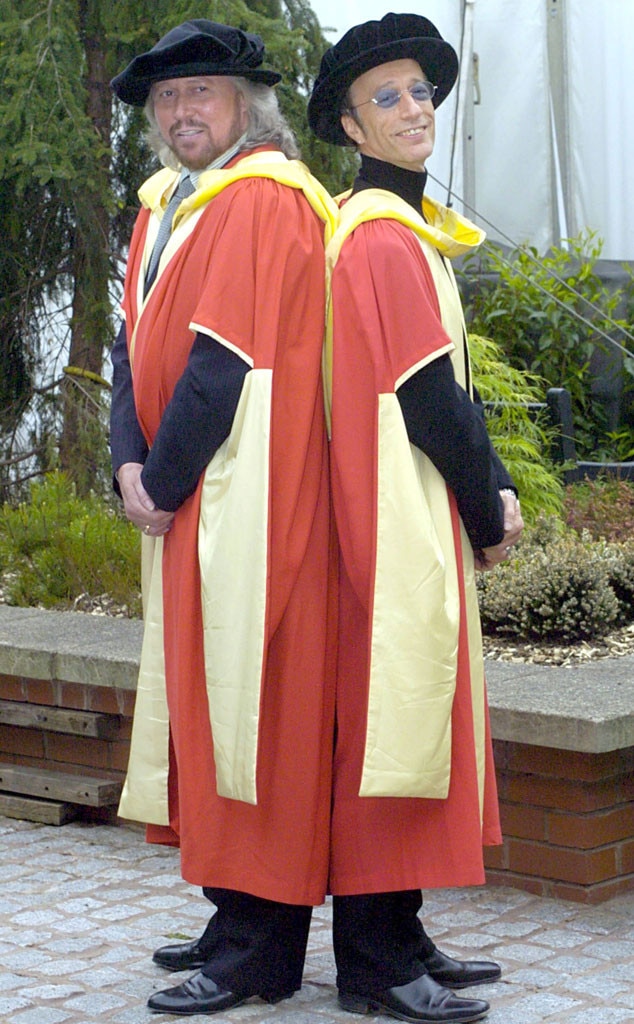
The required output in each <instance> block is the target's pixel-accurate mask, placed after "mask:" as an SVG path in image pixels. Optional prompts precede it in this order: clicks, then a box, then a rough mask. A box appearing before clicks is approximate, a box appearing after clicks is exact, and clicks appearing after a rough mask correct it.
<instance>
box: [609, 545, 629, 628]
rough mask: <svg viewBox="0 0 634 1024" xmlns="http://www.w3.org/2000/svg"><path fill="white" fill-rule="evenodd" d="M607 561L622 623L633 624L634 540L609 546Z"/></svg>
mask: <svg viewBox="0 0 634 1024" xmlns="http://www.w3.org/2000/svg"><path fill="white" fill-rule="evenodd" d="M605 559H606V565H607V571H608V578H609V580H610V586H611V587H612V590H613V591H614V593H615V595H616V599H617V601H618V603H619V617H620V619H621V622H623V623H625V622H631V621H632V620H634V540H628V541H625V542H624V543H621V544H616V543H615V544H607V545H606V547H605Z"/></svg>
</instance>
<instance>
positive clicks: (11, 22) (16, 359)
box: [0, 0, 354, 496]
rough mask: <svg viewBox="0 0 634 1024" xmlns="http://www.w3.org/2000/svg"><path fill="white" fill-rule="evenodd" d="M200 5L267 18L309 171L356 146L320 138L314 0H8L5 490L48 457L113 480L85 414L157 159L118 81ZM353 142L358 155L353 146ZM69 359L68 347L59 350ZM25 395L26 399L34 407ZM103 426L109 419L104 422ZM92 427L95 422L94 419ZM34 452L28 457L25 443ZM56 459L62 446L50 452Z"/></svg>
mask: <svg viewBox="0 0 634 1024" xmlns="http://www.w3.org/2000/svg"><path fill="white" fill-rule="evenodd" d="M191 17H198V18H200V17H203V18H204V17H208V18H211V19H213V20H216V21H224V22H226V23H229V24H233V25H236V26H237V27H240V28H245V29H249V30H251V31H256V32H259V33H260V34H261V35H262V37H263V38H264V40H265V43H266V46H267V50H268V58H269V62H270V64H271V65H272V66H274V67H275V68H276V69H279V70H280V71H281V72H282V73H283V75H284V83H283V84H282V85H280V87H279V95H280V104H281V106H282V108H283V110H284V112H285V114H286V115H287V117H288V118H289V121H290V122H291V125H292V127H293V128H294V129H295V131H296V133H297V135H298V136H299V139H300V142H301V144H302V147H303V150H304V155H305V158H306V160H307V162H309V164H310V166H311V168H312V170H313V171H314V173H315V174H316V175H317V176H318V177H321V179H322V180H323V181H324V184H325V185H326V187H330V188H331V189H333V190H335V191H339V190H340V189H341V187H342V186H343V184H344V183H345V181H346V180H347V179H348V178H349V177H350V176H351V167H352V163H351V154H349V153H347V152H346V153H343V152H341V153H340V152H338V151H337V150H335V149H334V148H333V147H329V146H325V145H324V144H321V143H318V142H316V141H314V140H313V139H312V138H311V137H310V136H309V133H308V128H307V126H306V116H305V107H306V100H307V96H308V93H309V91H310V87H311V84H312V80H313V78H314V76H315V74H316V73H317V70H318V66H319V61H320V58H321V54H322V53H323V51H324V50H325V49H326V47H327V45H328V42H327V40H326V39H325V38H324V36H323V34H322V32H321V29H320V27H319V24H318V21H317V18H316V16H315V14H314V13H313V11H312V10H311V8H310V5H309V4H308V2H307V0H249V2H245V0H198V2H196V3H193V2H191V0H170V2H167V0H116V2H112V0H0V76H1V78H2V81H3V84H4V89H3V98H2V99H1V100H0V231H1V232H2V237H3V242H4V244H5V254H6V255H5V259H3V261H2V262H1V263H0V408H1V409H2V412H1V413H0V452H1V453H2V454H4V460H3V461H1V462H0V493H2V492H3V491H4V494H5V496H6V495H8V494H9V493H10V492H11V488H12V485H14V484H15V481H16V479H17V480H19V479H20V478H22V479H24V478H25V477H26V476H28V474H29V473H33V472H37V471H38V470H41V469H42V468H46V467H47V465H48V466H50V465H51V463H50V462H48V461H47V460H48V459H49V457H50V455H51V453H53V446H52V445H51V439H57V438H59V437H60V436H61V441H60V446H59V456H57V454H56V453H54V455H55V458H59V461H60V462H61V466H62V468H64V469H65V470H66V471H68V472H69V473H70V474H71V475H72V476H73V478H74V479H75V480H76V481H77V483H78V486H80V488H81V489H82V490H89V489H90V487H91V486H103V485H104V484H105V481H103V480H100V466H101V465H102V464H103V461H104V459H103V456H102V454H100V453H95V452H94V450H93V449H92V448H91V445H92V439H91V438H90V436H89V435H90V431H89V430H88V429H87V423H88V421H89V419H90V417H91V416H94V405H95V402H97V403H99V401H100V397H99V394H98V391H97V390H96V389H95V387H94V386H92V385H89V384H85V382H84V386H83V387H82V388H81V390H80V389H79V388H78V386H77V378H73V379H70V378H67V377H65V376H64V375H63V373H62V365H61V360H62V358H63V354H65V353H68V362H69V363H70V364H71V365H72V366H76V367H79V368H81V369H84V370H88V371H89V372H90V373H93V374H96V375H100V374H101V373H103V358H104V352H106V351H107V350H108V349H109V348H110V345H111V343H112V340H113V336H114V329H115V324H114V317H113V310H116V308H117V305H118V301H119V297H120V292H121V283H122V273H123V267H124V261H125V253H126V247H127V243H128V240H129V236H130V231H131V227H132V223H133V220H134V216H135V213H136V210H137V208H138V201H137V198H136V191H137V188H138V186H139V185H140V183H141V182H142V181H143V179H144V178H145V177H147V175H148V173H150V172H151V171H152V170H154V169H155V168H156V163H155V158H154V157H153V156H152V155H151V154H150V152H149V150H148V148H147V146H146V145H145V142H144V139H143V134H144V127H145V126H144V122H143V116H142V113H141V112H140V111H138V110H136V109H132V108H129V107H125V106H124V105H122V104H119V103H118V102H116V101H114V100H113V97H112V95H111V90H110V87H109V82H110V80H111V78H112V77H113V76H114V75H115V74H116V73H117V72H119V71H121V70H122V68H123V67H125V65H126V64H127V63H128V61H129V60H130V59H131V58H132V57H133V56H134V55H135V54H138V53H140V52H142V51H144V50H146V49H149V48H150V47H151V46H152V45H153V44H154V43H155V42H156V41H157V40H158V39H159V38H160V36H161V35H162V34H163V33H164V32H166V31H167V30H168V29H170V28H172V27H173V26H174V25H176V24H178V23H179V22H181V21H183V20H185V19H187V18H191ZM353 159H354V158H353V157H352V160H353ZM64 361H65V360H64ZM29 403H30V406H29V412H28V415H27V416H25V407H26V406H27V405H28V404H29ZM101 432H102V436H103V438H104V448H105V433H106V432H105V425H104V424H103V422H102V423H101ZM93 433H94V431H93ZM20 454H22V455H26V456H28V458H27V460H26V462H25V463H24V465H25V466H26V467H27V468H26V469H24V470H23V471H20V469H19V468H18V469H16V465H17V466H18V467H19V465H20V464H19V463H16V462H15V459H16V457H18V456H20ZM53 464H54V462H53Z"/></svg>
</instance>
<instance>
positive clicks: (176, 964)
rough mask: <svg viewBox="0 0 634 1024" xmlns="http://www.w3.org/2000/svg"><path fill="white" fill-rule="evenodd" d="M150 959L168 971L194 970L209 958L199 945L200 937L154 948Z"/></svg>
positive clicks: (202, 965)
mask: <svg viewBox="0 0 634 1024" xmlns="http://www.w3.org/2000/svg"><path fill="white" fill-rule="evenodd" d="M152 960H153V961H154V963H155V964H158V966H159V967H165V968H166V969H167V970H168V971H195V970H197V969H198V968H199V967H204V965H205V964H206V963H207V961H208V960H209V957H208V956H206V955H205V953H204V952H203V950H202V949H201V947H200V939H192V941H191V942H179V943H178V945H176V946H161V947H160V949H157V950H155V952H154V955H153V956H152Z"/></svg>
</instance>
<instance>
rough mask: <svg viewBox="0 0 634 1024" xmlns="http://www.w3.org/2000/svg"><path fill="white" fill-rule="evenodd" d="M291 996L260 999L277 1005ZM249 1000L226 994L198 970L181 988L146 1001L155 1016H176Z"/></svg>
mask: <svg viewBox="0 0 634 1024" xmlns="http://www.w3.org/2000/svg"><path fill="white" fill-rule="evenodd" d="M258 994H259V993H257V992H253V993H252V995H258ZM292 995H293V992H284V993H282V994H281V995H264V994H261V995H260V998H261V999H264V1000H265V1001H266V1002H267V1003H279V1002H280V1000H282V999H290V997H291V996H292ZM250 998H251V996H250V995H248V996H237V995H236V994H235V992H228V991H227V989H225V988H221V987H220V985H216V982H215V981H212V979H211V978H208V977H207V976H206V975H205V974H203V973H202V972H201V971H198V973H197V974H192V976H191V978H188V979H187V981H184V982H183V984H182V985H176V986H175V987H174V988H168V989H165V991H163V992H155V993H154V995H153V996H150V998H149V999H148V1007H149V1008H150V1010H153V1011H154V1012H155V1013H176V1014H181V1015H183V1016H184V1015H187V1014H194V1013H218V1012H219V1011H220V1010H230V1009H231V1007H232V1006H240V1004H241V1003H245V1002H246V1001H247V999H250Z"/></svg>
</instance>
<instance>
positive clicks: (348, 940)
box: [200, 888, 435, 999]
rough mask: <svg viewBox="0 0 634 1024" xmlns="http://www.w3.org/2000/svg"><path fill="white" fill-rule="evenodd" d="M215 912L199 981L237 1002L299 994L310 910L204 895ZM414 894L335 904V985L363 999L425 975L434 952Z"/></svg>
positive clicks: (234, 895) (209, 891)
mask: <svg viewBox="0 0 634 1024" xmlns="http://www.w3.org/2000/svg"><path fill="white" fill-rule="evenodd" d="M203 892H204V894H205V896H206V897H207V898H208V899H209V900H211V901H212V902H213V903H215V904H216V907H217V908H218V910H217V913H216V914H215V915H214V916H213V917H212V918H211V920H210V922H209V924H208V925H207V928H206V929H205V932H204V934H203V936H202V937H201V940H200V944H201V947H202V949H203V950H204V952H205V953H206V954H208V956H209V960H208V963H207V964H206V965H205V967H203V973H204V974H206V975H208V977H210V978H213V980H214V981H215V982H216V983H217V984H218V985H221V986H222V987H223V988H226V989H229V990H230V991H231V992H235V993H236V995H253V994H255V993H257V994H258V995H261V996H264V997H265V998H273V999H275V998H277V997H279V996H282V995H289V994H291V993H292V992H295V991H297V989H299V988H300V987H301V983H302V974H303V970H304V959H305V955H306V944H307V941H308V931H309V928H310V919H311V913H312V907H310V906H296V905H293V904H288V903H276V902H273V901H271V900H263V899H260V898H259V897H257V896H250V895H249V894H248V893H242V892H236V891H234V890H231V889H216V888H205V889H203ZM421 906H422V897H421V893H420V890H418V889H412V890H405V891H402V892H389V893H372V894H369V895H363V896H335V897H333V947H334V953H335V961H336V965H337V985H338V987H339V988H341V989H343V990H347V991H352V992H365V991H371V990H377V989H379V990H380V989H384V988H390V987H392V986H393V985H404V984H406V983H407V982H408V981H413V980H414V979H415V978H418V977H420V975H421V974H423V973H424V970H425V969H424V967H423V965H422V963H421V958H424V957H425V956H428V955H429V954H430V953H431V952H433V950H434V948H435V947H434V944H433V942H432V941H431V939H430V938H429V937H428V935H427V934H426V932H425V930H424V928H423V925H422V923H421V921H420V918H419V917H418V911H419V910H420V908H421Z"/></svg>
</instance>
